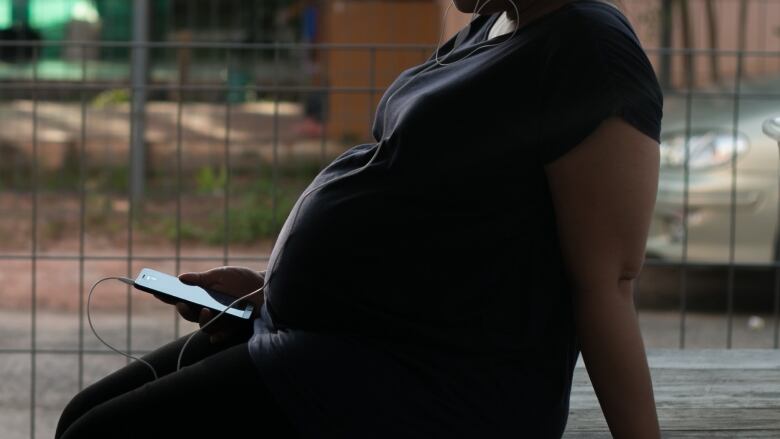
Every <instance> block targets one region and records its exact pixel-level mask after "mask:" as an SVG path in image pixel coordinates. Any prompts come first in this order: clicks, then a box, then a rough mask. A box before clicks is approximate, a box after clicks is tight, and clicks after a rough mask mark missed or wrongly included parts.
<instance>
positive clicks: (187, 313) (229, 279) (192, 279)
mask: <svg viewBox="0 0 780 439" xmlns="http://www.w3.org/2000/svg"><path fill="white" fill-rule="evenodd" d="M179 280H181V281H182V282H184V283H186V284H190V285H197V286H199V287H203V288H207V289H209V290H213V291H216V292H219V293H223V294H227V295H229V296H232V297H235V298H236V299H238V298H239V297H242V296H245V295H247V294H249V293H251V292H252V291H255V290H257V289H259V288H260V287H262V286H263V283H264V281H265V273H264V272H263V273H261V272H257V271H254V270H251V269H249V268H244V267H217V268H212V269H211V270H208V271H202V272H195V273H183V274H181V275H179ZM246 300H247V301H249V302H251V303H252V304H254V306H255V312H258V311H259V310H260V307H261V306H262V304H263V294H262V293H257V294H255V295H253V296H250V297H248V298H247V299H246ZM169 303H170V302H169ZM175 305H176V310H177V311H178V312H179V314H181V316H182V317H183V318H184V319H185V320H189V321H191V322H198V323H199V324H200V326H201V327H203V325H205V324H206V323H208V322H209V321H210V320H211V319H213V318H214V317H215V316H216V315H217V314H218V313H217V312H214V311H212V310H210V309H207V308H198V307H195V306H192V305H189V304H187V303H183V302H176V303H175ZM251 328H252V324H251V320H250V321H245V320H240V319H236V318H232V317H230V316H227V317H226V316H224V315H223V316H222V317H220V318H219V319H217V320H216V321H215V322H214V323H212V324H210V325H209V326H208V327H206V329H204V332H206V333H208V334H209V335H210V336H211V342H212V343H219V342H221V341H223V340H225V339H226V338H228V337H230V336H232V335H237V334H239V333H241V332H249V331H251Z"/></svg>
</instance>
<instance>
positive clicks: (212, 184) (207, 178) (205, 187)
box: [195, 165, 227, 194]
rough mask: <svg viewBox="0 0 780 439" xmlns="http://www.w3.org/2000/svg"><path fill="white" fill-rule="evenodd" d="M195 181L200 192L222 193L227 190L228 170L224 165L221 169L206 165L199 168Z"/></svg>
mask: <svg viewBox="0 0 780 439" xmlns="http://www.w3.org/2000/svg"><path fill="white" fill-rule="evenodd" d="M195 181H196V184H197V191H198V193H201V194H217V193H221V192H223V191H224V190H225V185H226V184H227V170H226V169H225V166H224V165H222V166H221V167H220V168H219V170H215V169H214V168H212V167H211V166H204V167H202V168H200V169H199V170H198V173H197V174H196V176H195Z"/></svg>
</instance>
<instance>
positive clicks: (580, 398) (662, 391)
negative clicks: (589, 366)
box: [571, 369, 780, 409]
mask: <svg viewBox="0 0 780 439" xmlns="http://www.w3.org/2000/svg"><path fill="white" fill-rule="evenodd" d="M650 373H651V375H652V379H653V391H654V392H655V399H656V404H658V406H659V407H661V406H663V407H670V408H673V407H699V408H702V409H704V408H749V407H753V408H778V407H780V370H760V369H754V370H736V369H725V370H724V369H704V370H693V369H684V370H675V369H653V370H651V372H650ZM597 404H598V402H597V400H596V395H595V393H594V392H593V386H592V385H591V382H590V379H589V378H588V376H587V374H586V373H585V371H584V370H576V371H575V373H574V381H573V383H572V394H571V407H572V408H588V407H597Z"/></svg>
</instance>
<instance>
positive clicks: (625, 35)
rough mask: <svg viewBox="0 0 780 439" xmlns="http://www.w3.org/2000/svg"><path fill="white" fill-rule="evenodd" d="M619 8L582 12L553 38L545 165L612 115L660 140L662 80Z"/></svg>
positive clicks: (544, 105) (542, 140)
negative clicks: (657, 75)
mask: <svg viewBox="0 0 780 439" xmlns="http://www.w3.org/2000/svg"><path fill="white" fill-rule="evenodd" d="M613 9H614V8H613V7H612V6H606V5H604V6H601V7H599V9H598V10H595V11H590V12H589V13H584V12H580V13H578V14H577V16H576V17H571V18H570V19H569V20H567V21H566V22H567V26H566V28H565V29H564V30H563V31H562V32H561V33H559V34H557V35H555V36H554V37H553V38H552V39H551V41H550V47H549V50H548V56H547V60H546V61H547V62H546V65H545V66H544V67H543V69H542V76H541V78H540V83H541V87H540V93H541V94H540V98H541V104H540V108H541V111H540V114H539V116H540V124H539V127H540V131H539V145H538V147H539V151H538V152H539V154H538V156H539V159H540V161H541V163H542V164H547V163H550V162H552V161H554V160H556V159H558V158H559V157H561V156H563V155H564V154H566V153H567V152H568V151H569V150H571V149H572V148H574V147H575V146H577V145H579V144H580V143H582V141H583V140H585V138H586V137H588V136H589V135H590V134H591V133H593V132H594V131H595V130H596V128H597V127H598V126H599V125H600V124H601V123H602V122H603V121H604V120H606V119H608V118H610V117H620V118H622V119H623V120H625V121H626V122H627V123H629V124H631V125H632V126H633V127H635V128H636V129H637V130H639V131H641V132H642V133H644V134H645V135H647V136H648V137H651V138H653V139H655V140H656V141H658V140H659V138H660V131H661V118H662V107H663V96H662V94H661V89H660V86H659V85H658V80H657V78H656V76H655V73H654V71H653V68H652V65H651V64H650V61H649V60H648V58H647V56H646V55H645V52H644V50H643V49H642V47H641V45H640V43H639V41H638V40H637V38H636V35H635V34H634V32H633V30H632V29H631V27H630V25H629V24H628V22H627V21H626V19H625V18H624V17H622V15H621V14H620V12H619V11H617V10H616V9H614V10H613Z"/></svg>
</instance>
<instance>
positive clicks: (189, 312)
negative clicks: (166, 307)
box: [176, 302, 198, 322]
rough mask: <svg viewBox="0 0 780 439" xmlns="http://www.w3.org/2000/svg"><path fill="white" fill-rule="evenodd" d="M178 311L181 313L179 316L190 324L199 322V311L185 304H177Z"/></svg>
mask: <svg viewBox="0 0 780 439" xmlns="http://www.w3.org/2000/svg"><path fill="white" fill-rule="evenodd" d="M176 311H178V312H179V314H180V315H181V316H182V317H183V318H184V320H188V321H190V322H197V321H198V312H197V310H196V309H195V308H193V307H191V306H189V305H187V304H186V303H184V302H176Z"/></svg>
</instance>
